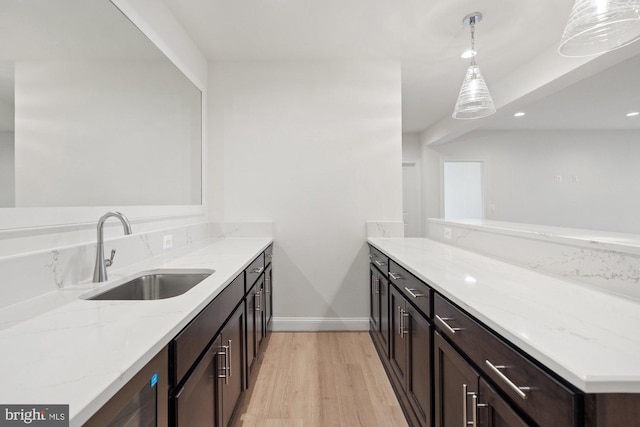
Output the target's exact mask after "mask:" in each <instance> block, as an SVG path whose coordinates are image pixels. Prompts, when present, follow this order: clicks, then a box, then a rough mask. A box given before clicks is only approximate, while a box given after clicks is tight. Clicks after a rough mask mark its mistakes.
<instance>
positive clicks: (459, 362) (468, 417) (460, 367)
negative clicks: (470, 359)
mask: <svg viewBox="0 0 640 427" xmlns="http://www.w3.org/2000/svg"><path fill="white" fill-rule="evenodd" d="M433 346H434V355H435V357H434V379H435V381H434V385H435V390H434V394H435V418H436V422H435V426H436V427H460V426H462V425H467V423H470V422H471V421H472V420H473V416H474V411H473V400H474V399H473V397H474V395H476V397H477V393H478V374H477V373H476V371H475V370H474V369H473V368H472V367H471V365H469V364H468V363H467V361H466V360H464V359H463V358H462V356H461V355H460V354H459V353H458V352H457V350H455V349H454V348H453V347H452V346H451V345H450V344H449V343H448V342H447V341H446V340H445V339H444V338H442V336H441V335H440V334H439V333H438V332H435V333H434V340H433ZM470 425H471V424H470Z"/></svg>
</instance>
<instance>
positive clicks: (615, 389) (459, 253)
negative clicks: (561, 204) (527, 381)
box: [368, 238, 640, 393]
mask: <svg viewBox="0 0 640 427" xmlns="http://www.w3.org/2000/svg"><path fill="white" fill-rule="evenodd" d="M368 241H369V243H371V244H372V245H373V246H375V247H376V248H378V249H380V250H381V251H382V252H384V253H385V254H387V255H388V256H389V257H391V258H392V259H393V260H395V261H396V262H398V264H400V265H402V266H403V267H405V268H406V269H407V270H409V271H410V272H411V273H413V274H414V275H415V276H417V277H418V278H420V279H421V280H423V281H425V282H426V283H427V284H429V285H431V286H432V287H433V289H434V290H436V291H437V292H439V293H440V294H442V295H443V296H445V297H447V298H448V299H450V300H451V301H453V302H454V303H456V304H457V305H458V306H460V307H462V308H463V309H464V310H466V311H467V312H469V313H470V314H471V315H472V316H474V317H476V318H477V319H479V320H480V321H481V322H483V323H484V324H486V325H487V326H489V327H490V328H491V329H493V330H494V331H496V332H497V333H499V334H501V335H502V336H503V337H504V338H506V339H507V340H509V341H510V342H512V343H513V344H515V345H516V346H517V347H519V348H520V349H522V350H523V351H524V352H526V353H528V354H529V355H531V356H532V357H533V358H535V359H536V360H538V361H539V362H540V363H542V364H543V365H545V366H547V367H548V368H550V369H551V370H552V371H554V372H556V373H557V374H558V375H559V376H560V377H562V378H564V379H565V380H566V381H568V382H569V383H571V384H573V385H574V386H576V387H577V388H578V389H580V390H582V391H584V392H586V393H640V363H639V362H640V302H638V301H636V300H633V299H626V298H623V297H621V296H617V295H614V294H608V293H606V292H604V291H601V290H598V289H595V288H592V287H590V286H589V285H586V284H582V283H578V282H572V281H568V280H563V279H560V278H556V277H553V276H550V275H546V274H542V273H539V272H535V271H533V270H529V269H526V268H523V267H518V266H516V265H514V264H509V263H506V262H502V261H499V260H496V259H493V258H489V257H486V256H482V255H478V254H476V253H473V252H470V251H466V250H463V249H459V248H456V247H453V246H450V245H446V244H443V243H439V242H436V241H434V240H430V239H422V238H395V239H394V238H370V239H368ZM639 286H640V284H639Z"/></svg>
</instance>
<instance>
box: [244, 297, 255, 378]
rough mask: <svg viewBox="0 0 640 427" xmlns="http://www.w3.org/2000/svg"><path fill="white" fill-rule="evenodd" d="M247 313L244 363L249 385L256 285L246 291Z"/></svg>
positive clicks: (252, 354) (253, 345)
mask: <svg viewBox="0 0 640 427" xmlns="http://www.w3.org/2000/svg"><path fill="white" fill-rule="evenodd" d="M245 306H246V313H247V319H246V320H247V321H246V324H247V340H246V341H247V348H246V364H247V369H246V370H247V383H246V387H249V382H248V379H249V373H250V372H251V370H252V369H253V362H254V361H255V359H256V319H255V317H256V287H255V286H254V287H253V288H251V290H250V291H249V292H248V293H247V299H246V302H245Z"/></svg>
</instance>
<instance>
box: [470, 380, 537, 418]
mask: <svg viewBox="0 0 640 427" xmlns="http://www.w3.org/2000/svg"><path fill="white" fill-rule="evenodd" d="M479 389H480V391H479V393H478V401H479V402H480V403H478V405H477V407H478V411H479V414H478V420H479V421H478V422H479V425H480V426H487V427H530V426H532V424H528V423H527V422H526V421H524V420H523V419H522V418H521V417H520V416H519V415H518V414H517V413H516V412H515V411H514V410H513V408H511V406H510V405H509V404H508V403H507V401H506V400H504V399H503V398H502V397H500V395H499V394H498V393H497V392H496V391H495V390H494V389H493V388H492V387H491V386H490V385H489V383H487V382H486V381H485V380H484V378H480V387H479Z"/></svg>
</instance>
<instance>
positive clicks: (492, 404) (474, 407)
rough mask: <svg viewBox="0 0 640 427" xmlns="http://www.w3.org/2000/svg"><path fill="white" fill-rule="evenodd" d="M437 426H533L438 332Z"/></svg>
mask: <svg viewBox="0 0 640 427" xmlns="http://www.w3.org/2000/svg"><path fill="white" fill-rule="evenodd" d="M434 354H435V357H434V379H435V420H436V423H435V425H436V427H458V426H461V425H470V426H472V427H477V426H488V427H530V426H532V425H533V424H528V423H527V422H526V421H525V420H524V419H523V418H522V417H521V416H520V415H519V414H518V413H517V412H516V411H515V410H514V409H513V408H512V407H511V405H510V404H509V403H507V401H506V400H504V399H503V398H502V397H501V396H500V395H499V394H498V393H497V392H496V391H495V390H494V389H493V388H492V387H491V386H490V385H489V383H488V382H487V381H486V380H485V379H484V378H482V377H481V376H480V374H479V373H478V372H477V371H476V370H475V369H474V368H473V367H472V366H471V365H470V364H469V363H468V362H467V361H466V360H465V359H464V358H463V357H462V355H461V354H460V353H458V351H457V350H456V349H454V348H453V347H452V346H451V345H450V344H449V343H448V342H447V341H446V340H445V339H444V338H442V336H441V335H440V334H439V333H438V332H436V333H435V338H434Z"/></svg>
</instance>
